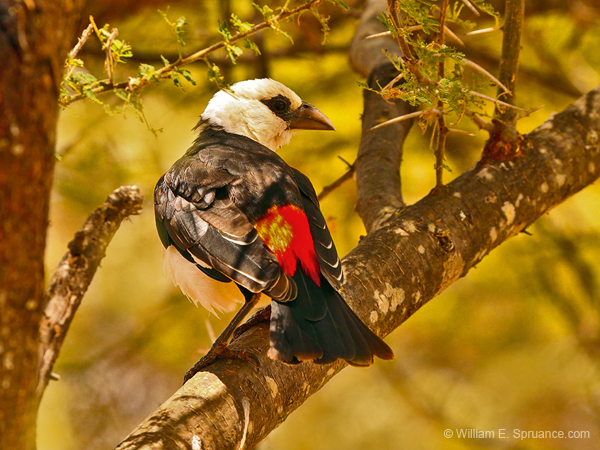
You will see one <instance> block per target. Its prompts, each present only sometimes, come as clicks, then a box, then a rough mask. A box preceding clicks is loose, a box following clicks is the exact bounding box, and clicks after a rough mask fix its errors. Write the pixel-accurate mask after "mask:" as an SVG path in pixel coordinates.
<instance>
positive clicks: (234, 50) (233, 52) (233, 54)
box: [225, 44, 244, 64]
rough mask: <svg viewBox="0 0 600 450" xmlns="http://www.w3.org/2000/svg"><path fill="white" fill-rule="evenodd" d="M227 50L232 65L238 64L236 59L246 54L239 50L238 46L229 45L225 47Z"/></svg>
mask: <svg viewBox="0 0 600 450" xmlns="http://www.w3.org/2000/svg"><path fill="white" fill-rule="evenodd" d="M225 50H227V54H228V55H229V58H230V59H231V62H232V63H234V64H235V63H236V59H237V58H238V57H239V56H241V55H242V53H244V51H243V50H242V49H241V48H239V47H238V46H237V45H232V44H227V45H225Z"/></svg>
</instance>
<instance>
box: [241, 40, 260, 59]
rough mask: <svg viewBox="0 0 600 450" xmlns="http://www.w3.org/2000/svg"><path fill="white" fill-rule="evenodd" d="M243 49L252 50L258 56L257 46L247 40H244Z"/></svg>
mask: <svg viewBox="0 0 600 450" xmlns="http://www.w3.org/2000/svg"><path fill="white" fill-rule="evenodd" d="M244 47H246V48H247V49H248V50H252V51H253V52H254V53H256V54H257V55H260V48H258V45H256V44H255V43H254V42H253V41H251V40H250V39H248V38H245V39H244Z"/></svg>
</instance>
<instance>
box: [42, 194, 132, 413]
mask: <svg viewBox="0 0 600 450" xmlns="http://www.w3.org/2000/svg"><path fill="white" fill-rule="evenodd" d="M142 200H143V198H142V196H141V194H140V191H139V189H138V188H136V187H132V186H124V187H120V188H118V189H116V190H115V191H113V192H112V193H111V194H110V195H109V196H108V198H107V199H106V201H105V202H104V204H103V205H102V206H100V207H98V208H97V209H96V210H95V211H94V212H92V214H90V216H89V217H88V219H87V221H86V222H85V224H84V225H83V227H82V228H81V230H79V231H78V232H77V233H75V238H74V239H73V240H72V241H71V242H69V251H68V252H67V253H65V255H64V256H63V258H62V260H61V262H60V264H59V265H58V268H57V269H56V272H55V273H54V276H53V277H52V280H50V285H49V286H48V288H47V290H46V293H45V308H44V318H43V320H42V323H41V325H40V344H39V354H40V359H39V360H40V367H39V377H38V386H37V396H38V401H39V400H40V399H41V397H42V395H43V393H44V390H45V389H46V386H47V384H48V380H49V376H50V371H51V370H52V367H53V366H54V363H55V361H56V358H58V354H59V351H60V348H61V346H62V344H63V342H64V339H65V336H66V334H67V331H68V329H69V326H70V325H71V321H72V320H73V317H74V316H75V313H76V312H77V309H78V308H79V305H80V304H81V300H82V299H83V295H84V294H85V293H86V291H87V289H88V286H89V285H90V283H91V281H92V278H93V277H94V274H95V273H96V270H97V269H98V267H99V265H100V261H102V259H103V258H104V256H105V254H106V253H105V252H106V248H107V247H108V244H109V243H110V241H111V240H112V238H113V236H114V234H115V233H116V231H117V230H118V228H119V226H120V225H121V222H122V221H123V220H124V219H125V218H127V217H129V216H131V215H134V214H139V213H140V212H141V208H142Z"/></svg>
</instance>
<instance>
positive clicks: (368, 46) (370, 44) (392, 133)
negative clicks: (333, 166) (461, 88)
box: [350, 0, 416, 232]
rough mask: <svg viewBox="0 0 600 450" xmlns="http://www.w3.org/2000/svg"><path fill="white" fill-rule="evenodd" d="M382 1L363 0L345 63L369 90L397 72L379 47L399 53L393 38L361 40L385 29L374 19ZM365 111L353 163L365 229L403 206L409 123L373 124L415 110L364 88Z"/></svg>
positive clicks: (381, 222) (377, 225) (409, 121)
mask: <svg viewBox="0 0 600 450" xmlns="http://www.w3.org/2000/svg"><path fill="white" fill-rule="evenodd" d="M386 5H387V4H386V2H385V1H383V0H373V1H369V2H367V4H366V6H365V11H364V14H363V17H362V18H361V20H360V22H359V24H358V27H357V30H356V33H355V35H354V38H353V39H352V44H351V45H350V61H351V62H352V66H353V67H354V69H355V70H356V71H357V72H358V73H360V74H361V75H363V76H365V77H367V76H368V77H369V79H368V85H369V87H370V88H372V89H376V90H378V89H379V86H387V85H388V84H389V83H390V82H392V80H394V79H395V78H396V76H397V75H398V72H397V71H396V69H395V67H394V66H393V65H392V63H391V62H390V61H389V60H388V58H387V56H386V55H385V54H384V53H383V52H382V47H383V48H387V49H388V50H389V51H392V52H393V51H395V52H398V53H401V50H400V48H399V47H398V44H397V42H396V41H395V40H394V39H392V38H391V37H387V36H386V37H382V38H379V39H364V38H365V37H367V36H371V35H374V34H377V33H380V32H382V31H386V28H385V27H384V26H383V25H382V24H381V22H380V21H379V19H378V18H377V17H378V14H379V13H380V12H381V11H382V10H384V9H385V8H386ZM363 99H364V104H365V106H364V114H363V117H362V134H361V140H360V146H359V149H358V158H357V160H356V162H355V163H354V164H355V166H356V185H357V189H358V202H357V204H356V211H357V212H358V214H359V215H360V217H361V219H362V220H363V222H364V224H365V227H366V228H367V232H371V231H372V230H374V229H376V228H378V227H380V226H381V225H382V224H383V223H384V222H385V220H387V219H388V218H389V217H390V215H391V214H392V213H394V212H395V211H396V210H397V209H398V208H401V207H402V206H403V205H404V201H403V199H402V191H401V179H400V169H399V168H400V163H401V161H402V145H403V143H404V140H405V138H406V136H407V134H408V132H409V131H410V128H411V127H412V124H413V119H409V120H404V121H401V122H396V123H393V124H391V125H389V126H385V127H381V128H374V127H375V126H377V125H378V124H381V123H383V122H386V121H388V120H390V119H392V118H396V117H399V116H404V115H406V114H410V113H412V112H414V111H415V109H416V108H415V107H413V106H411V105H409V104H408V103H406V102H403V101H401V100H393V101H390V102H386V101H385V100H384V99H383V98H382V97H381V95H379V94H377V93H375V92H371V91H368V90H365V91H364V93H363Z"/></svg>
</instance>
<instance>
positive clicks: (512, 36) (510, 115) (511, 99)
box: [494, 0, 525, 142]
mask: <svg viewBox="0 0 600 450" xmlns="http://www.w3.org/2000/svg"><path fill="white" fill-rule="evenodd" d="M504 15H505V18H504V25H503V27H502V30H503V32H504V34H503V39H502V56H501V58H500V71H499V75H498V78H499V79H500V81H501V82H502V85H503V86H505V87H506V88H508V92H505V90H504V89H503V88H502V86H498V98H501V99H502V100H503V101H505V102H507V103H510V104H511V105H514V104H515V100H516V95H515V89H516V86H517V74H518V71H519V54H520V52H521V32H522V29H523V18H524V15H525V0H506V11H505V14H504ZM516 116H517V113H516V111H515V110H514V109H512V108H499V107H498V106H496V110H495V112H494V118H495V119H497V120H498V121H499V122H500V123H501V124H502V125H501V136H500V138H501V139H502V141H504V142H515V141H516V140H517V135H518V133H517V123H516Z"/></svg>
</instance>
